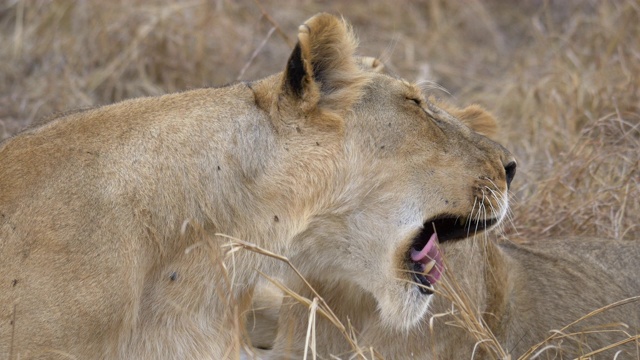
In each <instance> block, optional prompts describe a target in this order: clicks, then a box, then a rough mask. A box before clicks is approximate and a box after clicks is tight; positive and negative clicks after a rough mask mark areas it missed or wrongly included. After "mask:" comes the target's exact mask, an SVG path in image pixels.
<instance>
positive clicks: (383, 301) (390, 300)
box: [378, 286, 433, 331]
mask: <svg viewBox="0 0 640 360" xmlns="http://www.w3.org/2000/svg"><path fill="white" fill-rule="evenodd" d="M394 295H395V296H394ZM432 300H433V295H425V294H423V293H421V292H420V291H419V290H418V288H417V287H416V286H412V287H411V289H410V290H409V293H408V294H407V291H406V288H403V289H402V291H398V293H397V294H393V293H392V292H391V291H387V292H386V294H384V296H382V297H378V311H379V313H380V319H381V321H382V323H383V324H385V325H386V326H388V327H390V328H393V329H396V330H400V331H406V330H409V329H411V328H412V327H413V326H415V325H417V324H418V323H419V322H420V320H421V319H422V318H423V317H424V316H425V314H426V313H427V311H428V310H429V305H430V304H431V301H432Z"/></svg>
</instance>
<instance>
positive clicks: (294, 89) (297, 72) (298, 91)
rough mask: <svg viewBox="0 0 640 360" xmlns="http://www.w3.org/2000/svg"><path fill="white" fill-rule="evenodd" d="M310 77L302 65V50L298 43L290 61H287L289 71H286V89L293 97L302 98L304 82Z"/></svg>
mask: <svg viewBox="0 0 640 360" xmlns="http://www.w3.org/2000/svg"><path fill="white" fill-rule="evenodd" d="M305 76H308V75H307V73H306V71H305V69H304V66H303V63H302V50H301V49H300V43H296V46H295V47H294V48H293V51H292V52H291V55H290V56H289V60H288V61H287V69H286V70H285V81H286V86H285V89H288V90H290V91H291V93H292V95H294V96H297V97H302V91H303V89H304V85H303V83H302V82H303V81H304V79H305Z"/></svg>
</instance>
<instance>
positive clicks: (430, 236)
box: [408, 215, 498, 295]
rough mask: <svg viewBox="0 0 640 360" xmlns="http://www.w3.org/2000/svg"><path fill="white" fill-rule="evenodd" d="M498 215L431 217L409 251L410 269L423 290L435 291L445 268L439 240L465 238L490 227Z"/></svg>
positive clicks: (426, 292)
mask: <svg viewBox="0 0 640 360" xmlns="http://www.w3.org/2000/svg"><path fill="white" fill-rule="evenodd" d="M497 222H498V220H497V219H482V220H480V221H478V220H469V219H468V217H464V218H461V217H458V216H451V215H440V216H436V217H434V218H431V219H429V220H427V221H426V222H425V223H424V226H423V227H422V230H421V231H420V232H419V233H418V234H417V235H416V237H415V238H414V239H413V243H412V244H411V249H410V251H409V254H408V255H409V256H408V258H409V259H408V263H409V271H410V272H411V273H412V274H413V279H414V281H415V282H416V283H417V284H419V286H418V288H419V289H420V292H422V293H423V294H427V295H431V294H433V285H434V284H435V283H436V282H437V281H438V280H440V277H441V276H442V272H443V270H444V266H443V262H442V250H441V249H439V248H438V244H442V243H444V242H446V241H454V240H461V239H464V238H467V237H469V236H470V235H472V234H476V233H478V232H480V231H483V230H485V229H487V228H490V227H491V226H493V225H494V224H496V223H497Z"/></svg>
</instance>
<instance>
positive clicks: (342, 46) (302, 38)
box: [280, 13, 368, 113]
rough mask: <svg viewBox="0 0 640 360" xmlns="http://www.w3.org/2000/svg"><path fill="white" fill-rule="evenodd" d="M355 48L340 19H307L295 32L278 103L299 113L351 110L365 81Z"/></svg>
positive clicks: (320, 17) (325, 17)
mask: <svg viewBox="0 0 640 360" xmlns="http://www.w3.org/2000/svg"><path fill="white" fill-rule="evenodd" d="M356 47H357V41H356V39H355V36H354V35H353V32H352V31H351V29H350V27H349V26H348V25H347V24H346V23H345V22H344V21H343V20H341V19H338V18H336V17H335V16H333V15H330V14H326V13H320V14H318V15H315V16H314V17H312V18H310V19H309V20H307V21H306V22H305V23H304V24H303V25H301V26H300V28H299V29H298V43H297V44H296V46H295V48H294V49H293V52H292V53H291V55H290V57H289V60H288V62H287V67H286V69H285V71H284V76H283V79H282V85H281V95H282V96H281V97H280V98H281V100H283V101H285V102H287V103H289V104H288V105H289V107H288V108H291V107H290V106H293V107H294V108H295V109H298V110H299V111H301V112H302V113H309V112H312V111H314V110H316V109H318V108H319V109H320V110H328V111H333V112H338V113H341V112H343V111H346V110H348V109H350V107H351V105H352V104H353V103H354V102H355V101H357V100H358V98H359V97H360V96H361V92H362V87H363V86H364V85H365V84H366V83H367V81H368V76H367V75H366V72H364V71H363V70H362V69H361V68H360V67H359V66H358V64H357V61H356V58H355V57H354V55H353V54H354V51H355V49H356ZM286 105H287V104H280V106H286Z"/></svg>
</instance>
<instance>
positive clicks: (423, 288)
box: [411, 263, 433, 295]
mask: <svg viewBox="0 0 640 360" xmlns="http://www.w3.org/2000/svg"><path fill="white" fill-rule="evenodd" d="M413 265H414V269H413V270H411V271H412V272H413V276H412V277H413V282H415V283H416V286H417V287H418V290H420V292H421V293H422V294H424V295H433V285H432V284H431V283H430V282H429V280H427V279H426V278H423V279H420V278H419V277H418V275H417V274H416V272H419V271H420V270H421V269H420V264H418V263H413Z"/></svg>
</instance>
